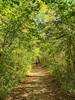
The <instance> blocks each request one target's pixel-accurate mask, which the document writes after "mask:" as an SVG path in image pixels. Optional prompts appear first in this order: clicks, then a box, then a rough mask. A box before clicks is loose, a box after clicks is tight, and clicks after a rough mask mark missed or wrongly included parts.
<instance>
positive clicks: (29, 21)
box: [0, 0, 75, 98]
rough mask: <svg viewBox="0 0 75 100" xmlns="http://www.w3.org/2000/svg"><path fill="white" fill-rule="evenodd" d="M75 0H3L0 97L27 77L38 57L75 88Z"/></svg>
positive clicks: (67, 86) (67, 85) (0, 3)
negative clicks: (74, 0)
mask: <svg viewBox="0 0 75 100" xmlns="http://www.w3.org/2000/svg"><path fill="white" fill-rule="evenodd" d="M74 17H75V2H73V1H71V2H70V1H68V0H43V1H42V0H31V1H30V0H28V1H26V0H16V1H15V0H7V1H6V0H1V1H0V97H1V98H2V97H4V96H5V95H7V94H8V93H9V92H10V90H11V88H12V86H14V85H15V84H17V83H18V82H20V81H23V80H24V79H25V76H26V75H27V74H29V72H30V71H31V68H32V64H33V63H35V62H36V61H37V60H39V62H40V63H41V64H43V65H44V66H47V67H48V69H49V72H50V74H52V75H53V76H55V77H56V78H57V79H58V80H59V82H60V83H61V84H62V88H63V89H65V90H66V91H69V92H70V93H74V92H75V84H74V83H75V79H74V77H75V44H74V43H75V28H74V27H75V18H74Z"/></svg>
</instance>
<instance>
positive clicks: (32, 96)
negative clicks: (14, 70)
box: [6, 66, 75, 100]
mask: <svg viewBox="0 0 75 100" xmlns="http://www.w3.org/2000/svg"><path fill="white" fill-rule="evenodd" d="M6 100H75V98H72V97H70V96H68V95H67V94H65V93H64V92H62V90H61V88H60V85H59V83H58V82H57V81H56V80H55V79H54V78H52V77H50V76H49V74H48V71H47V69H46V68H45V67H42V66H36V67H33V69H32V72H31V73H30V75H28V76H27V77H26V80H25V82H22V83H19V84H18V85H17V86H16V87H14V88H13V89H12V92H11V96H9V97H7V98H6Z"/></svg>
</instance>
